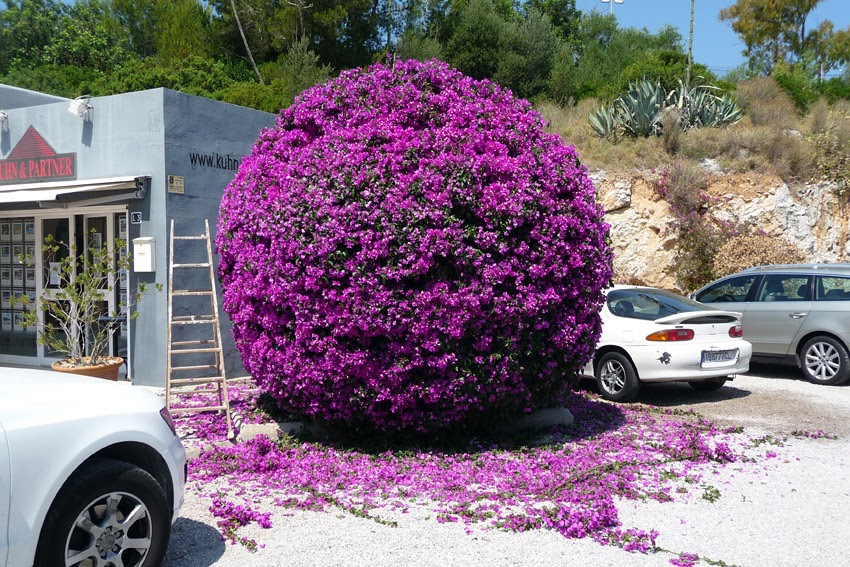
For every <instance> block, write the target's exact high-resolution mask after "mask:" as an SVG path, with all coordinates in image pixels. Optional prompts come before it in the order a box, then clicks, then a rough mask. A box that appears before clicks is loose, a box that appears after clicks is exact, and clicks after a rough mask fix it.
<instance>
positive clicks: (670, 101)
mask: <svg viewBox="0 0 850 567" xmlns="http://www.w3.org/2000/svg"><path fill="white" fill-rule="evenodd" d="M719 90H720V89H719V88H718V87H716V86H714V85H709V84H702V85H697V86H694V87H687V86H686V85H685V84H684V83H683V82H682V81H681V80H679V87H678V88H677V89H674V90H673V91H671V92H670V93H667V94H665V93H664V91H663V89H662V88H661V85H660V84H659V83H658V82H655V83H653V82H651V81H648V80H646V79H643V80H641V81H639V82H637V83H629V90H628V92H627V93H626V94H624V95H623V96H621V97H619V98H618V99H617V100H615V101H614V103H613V104H612V105H611V106H601V107H600V108H599V109H597V110H596V111H594V112H592V113H590V115H589V116H588V117H587V118H588V120H589V121H590V126H591V127H592V128H593V130H594V131H595V132H596V133H597V134H598V135H599V136H600V137H602V138H607V139H616V138H617V136H618V134H620V133H621V132H622V133H625V134H626V135H628V136H633V137H638V136H643V137H644V138H646V137H649V136H653V135H655V136H657V135H660V134H661V130H662V124H661V119H662V117H663V116H664V113H665V111H669V110H671V109H676V110H677V111H678V113H679V115H680V117H681V118H680V120H679V121H678V122H677V123H676V126H675V127H676V128H682V129H685V130H687V129H688V128H709V127H719V126H726V125H729V124H734V123H735V122H738V121H739V120H740V119H741V116H742V115H743V111H742V110H741V108H740V107H739V106H738V103H737V102H736V101H735V99H734V98H732V97H731V96H729V95H723V96H722V97H719V96H717V94H715V93H716V91H719Z"/></svg>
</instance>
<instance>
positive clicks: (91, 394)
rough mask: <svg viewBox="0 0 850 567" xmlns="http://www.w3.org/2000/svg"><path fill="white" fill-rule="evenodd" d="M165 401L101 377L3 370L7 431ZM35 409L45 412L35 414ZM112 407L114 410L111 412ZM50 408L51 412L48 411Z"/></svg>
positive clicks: (1, 407)
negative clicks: (36, 417) (37, 421)
mask: <svg viewBox="0 0 850 567" xmlns="http://www.w3.org/2000/svg"><path fill="white" fill-rule="evenodd" d="M162 405H164V404H163V402H162V401H161V400H160V399H159V398H158V397H157V396H156V395H155V394H154V393H152V392H149V391H147V390H144V389H141V388H135V387H132V386H129V385H126V384H117V383H115V382H110V381H108V380H103V379H101V378H91V377H88V376H76V375H73V374H59V373H56V372H50V371H45V370H38V369H33V368H11V367H5V368H0V423H2V425H3V427H5V428H6V429H14V428H16V427H18V426H22V425H26V424H29V423H31V422H32V420H33V414H34V413H37V414H38V415H39V416H41V420H44V418H45V416H49V418H48V419H50V420H51V421H53V420H55V421H61V420H63V419H67V418H68V417H73V416H81V415H86V414H89V413H94V412H89V411H87V410H88V409H89V408H90V409H95V408H96V409H97V412H96V413H100V414H102V413H104V412H105V413H113V412H114V413H127V412H133V411H138V410H146V409H150V408H152V409H154V411H159V408H160V407H162ZM35 408H40V409H41V411H39V412H33V410H34V409H35ZM110 408H111V409H110ZM45 409H47V410H48V411H44V410H45Z"/></svg>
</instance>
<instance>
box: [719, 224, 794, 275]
mask: <svg viewBox="0 0 850 567" xmlns="http://www.w3.org/2000/svg"><path fill="white" fill-rule="evenodd" d="M805 260H806V255H805V254H804V253H803V251H802V250H800V249H799V248H798V247H797V246H795V245H794V244H792V243H790V242H788V241H787V240H783V239H781V238H778V237H775V236H767V235H763V234H741V235H738V236H734V237H732V238H730V239H729V240H728V241H727V242H726V244H724V245H723V246H721V247H720V249H719V250H718V251H717V255H716V256H715V260H714V272H715V275H716V277H718V278H720V277H723V276H727V275H729V274H734V273H736V272H740V271H741V270H746V269H747V268H752V267H753V266H764V265H766V264H797V263H800V262H805Z"/></svg>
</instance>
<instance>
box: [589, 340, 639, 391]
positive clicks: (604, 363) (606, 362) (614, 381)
mask: <svg viewBox="0 0 850 567" xmlns="http://www.w3.org/2000/svg"><path fill="white" fill-rule="evenodd" d="M596 384H597V385H598V386H599V393H600V394H601V395H602V397H603V398H605V399H606V400H611V401H612V402H628V401H630V400H633V399H634V398H635V397H636V396H637V394H638V391H639V390H640V381H639V380H638V376H637V371H636V370H635V367H634V364H632V361H631V360H629V358H628V357H627V356H625V355H623V354H621V353H619V352H607V353H605V354H604V355H602V358H600V359H599V364H597V365H596Z"/></svg>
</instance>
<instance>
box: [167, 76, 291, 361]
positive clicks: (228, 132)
mask: <svg viewBox="0 0 850 567" xmlns="http://www.w3.org/2000/svg"><path fill="white" fill-rule="evenodd" d="M164 102H165V105H164V108H165V114H164V116H165V174H166V176H171V175H174V176H182V177H183V180H184V193H183V194H177V193H168V192H167V190H166V191H163V192H162V195H163V196H164V199H165V204H166V209H167V217H168V219H169V224H170V220H171V219H174V221H175V233H176V234H184V235H192V234H194V235H199V234H202V233H203V231H204V219H208V220H209V223H210V231H211V233H212V236H213V242H214V239H215V233H216V227H217V225H218V209H219V205H220V203H221V197H222V195H223V194H224V189H225V187H226V186H227V184H228V183H230V181H231V180H232V179H233V177H234V176H235V175H236V169H237V168H238V166H239V163H240V162H241V159H242V156H244V155H246V154H248V153H250V151H251V147H252V146H253V145H254V143H255V142H256V140H257V138H258V137H259V135H260V131H261V130H262V129H263V128H267V127H269V126H272V125H273V124H274V121H275V118H276V116H275V115H274V114H269V113H266V112H260V111H257V110H252V109H248V108H244V107H241V106H236V105H232V104H226V103H221V102H216V101H212V100H208V99H204V98H200V97H195V96H191V95H186V94H183V93H179V92H176V91H170V90H166V91H164ZM166 242H167V240H166ZM157 253H159V250H158V251H157ZM164 253H165V254H167V253H168V252H167V250H166V251H164ZM199 255H200V256H202V257H204V258H205V255H206V250H205V248H204V249H200V247H195V246H193V245H192V243H189V242H182V243H180V244H179V247H178V245H175V263H177V262H179V261H180V260H179V259H178V257H182V258H184V259H183V261H184V262H190V261H196V260H195V259H196V258H198V257H199ZM213 263H214V265H216V266H217V265H218V256H217V255H216V256H215V257H214V259H213ZM174 277H175V285H177V284H181V288H182V289H199V288H200V286H203V285H204V284H205V283H207V282H208V281H209V274H208V272H207V273H203V271H194V273H193V271H192V270H180V273H175V276H174ZM183 284H186V285H185V286H183ZM207 285H208V284H207ZM216 286H217V289H218V292H219V300H218V308H219V315H220V318H221V332H222V339H223V346H224V355H225V369H226V371H227V375H228V377H233V376H240V375H244V373H245V371H244V369H243V368H242V361H241V358H240V356H239V353H238V352H237V350H236V348H235V346H234V343H233V335H232V333H231V325H230V320H229V319H228V318H227V315H226V313H224V311H223V309H222V302H221V286H220V285H219V284H218V281H216ZM173 308H174V310H175V314H178V313H179V314H183V315H189V314H193V313H197V314H206V313H207V312H208V311H209V302H204V300H203V299H200V300H198V301H196V302H195V303H194V304H193V302H192V300H191V299H188V298H184V299H182V300H180V301H179V302H178V301H177V300H175V302H174V306H173ZM199 331H200V329H199ZM182 356H184V357H185V356H186V355H182ZM198 362H199V363H200V361H198Z"/></svg>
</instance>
